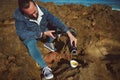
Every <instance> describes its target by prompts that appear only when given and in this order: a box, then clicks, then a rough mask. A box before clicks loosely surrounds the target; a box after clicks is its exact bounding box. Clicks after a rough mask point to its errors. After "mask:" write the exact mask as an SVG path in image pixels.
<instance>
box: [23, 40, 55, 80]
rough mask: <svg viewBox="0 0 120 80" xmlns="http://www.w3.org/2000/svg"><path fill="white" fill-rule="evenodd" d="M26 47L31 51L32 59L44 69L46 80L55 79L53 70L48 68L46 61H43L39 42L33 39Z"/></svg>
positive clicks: (26, 43)
mask: <svg viewBox="0 0 120 80" xmlns="http://www.w3.org/2000/svg"><path fill="white" fill-rule="evenodd" d="M25 45H26V46H27V49H28V51H29V54H30V55H31V56H32V58H33V59H34V60H35V61H36V62H37V63H38V64H39V65H40V66H41V68H42V69H43V70H42V72H43V75H44V77H45V78H46V79H51V78H53V74H52V72H51V71H52V70H51V69H50V68H49V67H48V66H47V64H46V63H45V61H44V60H43V57H42V54H41V52H40V51H39V49H38V47H37V41H36V40H35V39H31V40H29V41H26V42H25Z"/></svg>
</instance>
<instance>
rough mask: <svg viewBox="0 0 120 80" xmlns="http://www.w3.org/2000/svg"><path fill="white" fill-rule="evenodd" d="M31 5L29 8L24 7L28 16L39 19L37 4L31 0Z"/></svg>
mask: <svg viewBox="0 0 120 80" xmlns="http://www.w3.org/2000/svg"><path fill="white" fill-rule="evenodd" d="M29 4H30V6H29V8H27V9H23V12H24V13H25V15H26V16H28V17H29V18H31V19H37V18H38V10H37V7H36V5H35V4H34V3H33V2H31V1H30V3H29Z"/></svg>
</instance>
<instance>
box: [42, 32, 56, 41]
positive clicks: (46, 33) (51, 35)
mask: <svg viewBox="0 0 120 80" xmlns="http://www.w3.org/2000/svg"><path fill="white" fill-rule="evenodd" d="M54 32H55V30H49V31H45V32H44V33H43V34H44V35H45V36H49V37H52V38H53V39H55V38H56V37H55V36H54V35H53V33H54Z"/></svg>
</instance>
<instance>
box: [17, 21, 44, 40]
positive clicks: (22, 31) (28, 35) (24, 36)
mask: <svg viewBox="0 0 120 80" xmlns="http://www.w3.org/2000/svg"><path fill="white" fill-rule="evenodd" d="M15 26H16V32H17V34H18V35H19V37H20V39H21V40H22V41H26V40H29V39H33V38H34V39H36V38H40V37H41V36H42V35H41V32H39V31H34V32H33V31H30V30H28V29H27V28H26V27H25V26H26V24H25V23H24V22H23V21H17V20H15Z"/></svg>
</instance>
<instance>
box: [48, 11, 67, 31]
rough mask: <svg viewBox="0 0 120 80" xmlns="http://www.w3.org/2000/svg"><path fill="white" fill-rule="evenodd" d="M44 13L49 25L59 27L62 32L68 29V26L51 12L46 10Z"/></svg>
mask: <svg viewBox="0 0 120 80" xmlns="http://www.w3.org/2000/svg"><path fill="white" fill-rule="evenodd" d="M46 13H47V14H46V16H47V20H48V22H49V23H50V25H52V26H54V27H57V28H59V29H61V30H62V31H63V32H67V31H68V27H67V26H66V25H65V24H64V23H63V22H62V21H61V20H60V19H59V18H57V17H56V16H54V15H53V14H51V13H50V12H49V11H48V10H46Z"/></svg>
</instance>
